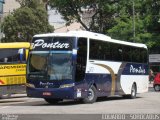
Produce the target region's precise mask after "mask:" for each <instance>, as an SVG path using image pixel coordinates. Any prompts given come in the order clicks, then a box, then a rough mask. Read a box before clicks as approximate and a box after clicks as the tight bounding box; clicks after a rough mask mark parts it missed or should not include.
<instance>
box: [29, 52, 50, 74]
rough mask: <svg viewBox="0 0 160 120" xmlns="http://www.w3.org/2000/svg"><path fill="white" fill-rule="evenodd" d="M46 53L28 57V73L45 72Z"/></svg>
mask: <svg viewBox="0 0 160 120" xmlns="http://www.w3.org/2000/svg"><path fill="white" fill-rule="evenodd" d="M47 58H48V53H36V54H35V53H34V54H31V56H30V64H29V65H30V66H29V71H30V72H41V73H42V72H45V71H46V70H47V67H46V66H47V61H48V60H47Z"/></svg>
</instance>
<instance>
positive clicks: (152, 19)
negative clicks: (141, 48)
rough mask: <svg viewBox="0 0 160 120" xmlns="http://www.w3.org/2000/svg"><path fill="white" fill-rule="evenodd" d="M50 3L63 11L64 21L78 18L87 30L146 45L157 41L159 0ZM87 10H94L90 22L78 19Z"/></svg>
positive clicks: (56, 0) (95, 0)
mask: <svg viewBox="0 0 160 120" xmlns="http://www.w3.org/2000/svg"><path fill="white" fill-rule="evenodd" d="M49 5H50V6H51V7H52V8H56V9H57V10H58V11H59V12H60V13H61V14H62V16H63V18H64V19H65V20H66V21H67V24H70V23H72V22H75V21H77V22H79V23H81V25H82V26H83V27H84V28H85V29H86V30H88V31H95V32H100V33H105V34H107V35H109V36H111V37H112V38H115V39H120V40H126V41H131V42H140V43H145V44H147V45H148V47H154V46H156V45H160V42H159V39H160V35H159V32H160V23H159V22H158V21H160V16H159V12H160V1H159V0H128V1H127V0H49ZM133 8H134V9H133ZM86 11H87V12H90V11H94V14H93V15H92V16H91V18H90V21H89V24H86V23H85V22H84V21H83V20H82V19H81V18H82V15H83V14H84V13H85V12H86ZM133 16H134V17H133ZM133 18H134V19H133ZM133 20H134V22H135V24H134V23H133ZM134 26H135V31H134ZM134 32H135V36H134Z"/></svg>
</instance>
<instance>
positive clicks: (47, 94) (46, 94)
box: [43, 92, 51, 96]
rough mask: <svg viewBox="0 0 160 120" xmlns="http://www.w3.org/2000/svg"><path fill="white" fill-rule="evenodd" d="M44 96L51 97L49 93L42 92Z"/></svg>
mask: <svg viewBox="0 0 160 120" xmlns="http://www.w3.org/2000/svg"><path fill="white" fill-rule="evenodd" d="M43 95H44V96H51V92H43Z"/></svg>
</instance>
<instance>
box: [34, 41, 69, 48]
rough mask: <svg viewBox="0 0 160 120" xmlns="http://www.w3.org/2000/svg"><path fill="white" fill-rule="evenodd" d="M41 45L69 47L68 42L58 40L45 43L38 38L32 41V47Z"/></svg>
mask: <svg viewBox="0 0 160 120" xmlns="http://www.w3.org/2000/svg"><path fill="white" fill-rule="evenodd" d="M40 46H41V47H42V48H59V49H62V48H65V49H67V48H69V47H70V46H69V43H60V42H59V41H57V42H54V43H45V42H44V40H43V39H38V40H35V41H34V43H32V48H33V49H34V48H36V47H40Z"/></svg>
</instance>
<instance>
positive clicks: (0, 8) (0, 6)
mask: <svg viewBox="0 0 160 120" xmlns="http://www.w3.org/2000/svg"><path fill="white" fill-rule="evenodd" d="M4 3H5V2H4V0H0V42H1V38H2V17H3V4H4Z"/></svg>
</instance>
